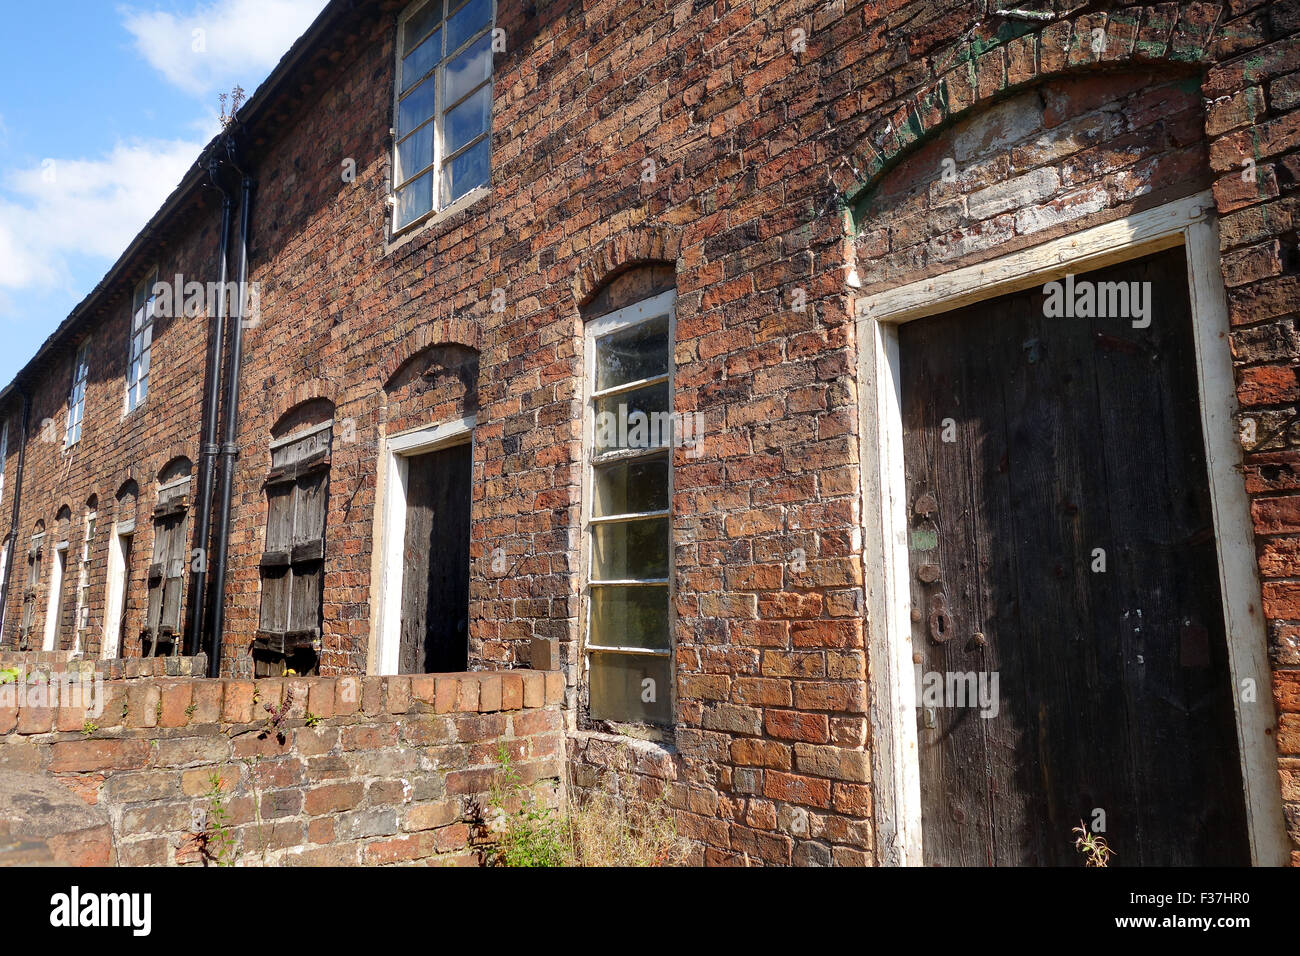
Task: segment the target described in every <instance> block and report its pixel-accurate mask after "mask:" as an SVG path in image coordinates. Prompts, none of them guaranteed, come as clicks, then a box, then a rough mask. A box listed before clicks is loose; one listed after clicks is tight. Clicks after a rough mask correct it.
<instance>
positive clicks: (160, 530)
mask: <svg viewBox="0 0 1300 956" xmlns="http://www.w3.org/2000/svg"><path fill="white" fill-rule="evenodd" d="M189 493H190V479H189V478H181V479H179V480H177V481H172V482H169V483H168V484H166V485H163V486H162V487H161V488H159V489H158V504H157V506H156V507H155V508H154V510H153V560H152V561H151V562H150V564H149V578H148V581H149V605H148V612H147V616H146V618H145V631H144V637H145V638H146V639H147V640H148V642H149V643H148V644H147V645H146V650H145V653H146V655H149V654H156V653H159V652H160V651H162V652H164V653H167V652H170V651H171V650H172V649H174V647H175V645H176V644H177V642H178V639H179V637H180V634H181V605H182V592H183V590H184V585H185V568H186V565H187V562H186V560H185V558H186V547H185V525H186V520H185V519H186V515H187V514H188V511H189Z"/></svg>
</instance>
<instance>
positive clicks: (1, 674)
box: [0, 667, 23, 684]
mask: <svg viewBox="0 0 1300 956" xmlns="http://www.w3.org/2000/svg"><path fill="white" fill-rule="evenodd" d="M22 676H23V672H22V670H21V669H20V668H17V667H4V668H0V684H16V683H17V682H18V678H20V677H22Z"/></svg>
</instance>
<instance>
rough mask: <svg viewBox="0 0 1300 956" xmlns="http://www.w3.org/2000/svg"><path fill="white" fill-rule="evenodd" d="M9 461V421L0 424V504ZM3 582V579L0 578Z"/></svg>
mask: <svg viewBox="0 0 1300 956" xmlns="http://www.w3.org/2000/svg"><path fill="white" fill-rule="evenodd" d="M8 459H9V420H8V419H5V421H4V422H2V423H0V504H3V503H4V500H5V462H6V461H8ZM0 580H3V578H0Z"/></svg>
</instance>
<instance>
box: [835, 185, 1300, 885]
mask: <svg viewBox="0 0 1300 956" xmlns="http://www.w3.org/2000/svg"><path fill="white" fill-rule="evenodd" d="M1177 246H1182V247H1184V249H1185V253H1186V258H1187V269H1188V291H1189V298H1190V302H1191V313H1192V326H1193V339H1194V342H1195V352H1196V378H1197V384H1198V391H1199V394H1198V400H1199V406H1200V411H1201V429H1202V434H1203V436H1204V441H1205V452H1206V470H1207V473H1208V475H1207V477H1208V482H1209V491H1210V499H1211V508H1212V511H1213V514H1214V531H1215V543H1216V547H1217V551H1218V568H1219V587H1220V590H1221V591H1222V596H1223V611H1224V618H1225V621H1224V624H1225V634H1226V636H1227V645H1228V667H1229V673H1230V675H1231V678H1232V682H1233V687H1234V693H1233V707H1234V712H1235V715H1236V728H1237V742H1238V749H1239V752H1240V756H1241V769H1242V789H1243V793H1244V796H1245V804H1246V826H1247V831H1248V838H1249V842H1250V853H1251V861H1252V862H1253V863H1254V864H1255V865H1257V866H1284V865H1286V863H1287V861H1288V858H1289V844H1288V840H1287V836H1286V830H1285V827H1284V822H1283V815H1282V800H1281V792H1280V789H1279V787H1278V780H1277V755H1276V750H1275V747H1274V742H1273V737H1272V734H1273V727H1274V723H1275V719H1274V713H1273V698H1272V670H1271V668H1270V666H1269V660H1268V645H1267V638H1266V636H1265V629H1264V620H1263V615H1262V614H1261V613H1260V608H1261V607H1262V605H1261V598H1260V593H1261V592H1260V583H1259V573H1258V567H1257V565H1256V561H1255V550H1254V535H1253V528H1252V524H1251V519H1250V504H1249V500H1248V498H1247V496H1246V488H1245V483H1244V480H1243V478H1242V476H1241V472H1240V467H1241V445H1240V443H1239V441H1238V439H1237V433H1236V427H1235V424H1234V416H1235V413H1236V411H1237V394H1236V387H1235V384H1234V381H1233V374H1232V356H1231V353H1230V351H1229V348H1228V306H1227V299H1226V295H1225V293H1224V287H1223V278H1222V276H1221V274H1220V271H1219V230H1218V224H1217V218H1216V215H1215V205H1214V199H1213V196H1212V195H1211V193H1210V192H1209V191H1205V192H1201V193H1198V194H1196V195H1194V196H1190V197H1188V198H1186V199H1181V200H1178V201H1176V202H1171V203H1168V204H1165V205H1162V206H1158V207H1156V208H1154V209H1149V210H1145V211H1143V212H1139V213H1134V214H1133V215H1131V216H1127V217H1125V218H1123V219H1117V220H1115V221H1113V222H1109V223H1104V224H1102V225H1100V226H1095V227H1093V228H1090V229H1086V230H1083V231H1081V232H1078V233H1075V234H1074V235H1070V236H1066V237H1064V238H1061V239H1056V240H1053V241H1050V242H1046V243H1042V244H1039V245H1036V246H1032V247H1029V248H1027V249H1022V250H1020V251H1018V252H1013V253H1010V254H1008V255H1005V256H1000V257H998V258H996V259H992V260H989V261H987V262H982V263H979V264H977V265H973V266H967V267H965V268H960V269H955V270H953V271H951V272H947V273H944V274H942V275H939V276H935V277H932V278H928V279H923V280H921V281H918V282H912V283H909V284H907V285H903V286H899V287H896V288H893V289H887V290H885V291H882V292H878V293H874V294H870V295H865V296H860V297H859V298H858V299H857V301H856V302H855V306H854V314H855V320H856V321H855V326H856V331H857V339H858V343H859V350H858V362H859V365H858V373H859V382H860V383H861V385H860V395H861V399H860V402H859V412H860V425H861V427H860V429H859V434H860V436H861V442H862V445H861V453H862V488H861V493H862V501H863V535H864V543H865V547H864V549H863V563H864V573H865V582H866V598H867V602H866V603H867V628H868V639H867V640H868V651H869V655H870V661H871V677H870V681H871V687H870V691H871V723H872V740H873V744H874V746H873V749H872V762H873V776H872V779H873V781H874V782H875V786H874V793H873V798H874V801H875V808H876V809H875V817H876V819H875V823H876V834H877V836H876V852H877V857H878V860H879V862H880V863H881V864H884V865H896V866H920V865H922V863H923V859H922V842H921V776H920V751H919V746H918V741H917V733H916V716H915V713H916V711H915V708H916V667H917V665H916V664H914V663H913V649H912V626H911V619H910V616H911V597H910V593H909V587H908V574H909V572H908V568H909V555H908V550H907V484H906V473H905V470H904V467H903V420H902V412H901V409H902V402H901V380H900V371H899V346H898V327H899V326H900V325H901V324H903V323H904V322H910V321H912V320H913V319H919V318H923V317H925V316H930V315H936V314H939V313H944V312H950V311H952V310H954V309H959V308H962V307H963V306H967V305H970V304H972V303H975V302H980V301H983V300H985V299H991V298H996V297H999V296H1003V295H1007V294H1010V293H1013V292H1020V291H1023V290H1025V289H1029V288H1033V287H1035V286H1041V285H1042V284H1043V283H1045V282H1049V281H1052V280H1054V279H1059V278H1062V277H1063V276H1065V275H1066V274H1067V273H1072V274H1076V275H1077V274H1080V273H1084V272H1090V271H1092V270H1095V269H1099V268H1103V267H1105V266H1107V265H1111V264H1114V263H1118V262H1124V261H1127V260H1131V259H1136V258H1140V257H1142V256H1146V255H1150V254H1152V253H1156V252H1160V251H1163V250H1165V249H1172V248H1175V247H1177ZM1246 679H1254V681H1255V693H1256V698H1255V701H1254V702H1253V703H1252V704H1243V703H1242V701H1241V694H1240V693H1239V692H1238V691H1237V689H1239V688H1240V687H1241V686H1242V681H1244V680H1246Z"/></svg>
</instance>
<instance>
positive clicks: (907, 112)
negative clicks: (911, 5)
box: [836, 3, 1223, 208]
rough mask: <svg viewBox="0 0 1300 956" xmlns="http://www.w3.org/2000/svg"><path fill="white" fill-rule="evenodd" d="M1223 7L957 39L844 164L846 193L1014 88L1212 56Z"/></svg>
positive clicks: (1085, 17)
mask: <svg viewBox="0 0 1300 956" xmlns="http://www.w3.org/2000/svg"><path fill="white" fill-rule="evenodd" d="M1222 14H1223V8H1222V7H1221V6H1220V5H1218V4H1209V3H1182V4H1177V5H1174V4H1161V5H1159V6H1146V7H1135V8H1131V9H1123V10H1114V11H1109V12H1103V11H1099V12H1096V13H1088V14H1081V15H1079V16H1075V17H1067V18H1063V19H1061V20H1058V21H1056V22H1053V23H1050V24H1048V25H1046V26H1041V27H1040V26H1039V25H1038V24H1031V23H1019V22H1015V21H1005V22H1004V24H1003V26H1002V27H1001V28H1000V29H999V30H998V31H997V33H996V34H994V35H992V36H988V37H983V38H975V39H972V40H969V41H968V42H963V43H958V44H956V45H954V46H952V47H950V48H949V49H948V50H947V51H946V52H941V53H937V54H936V55H935V56H934V57H933V58H932V59H934V60H935V61H937V62H938V63H939V64H940V65H941V66H942V68H943V70H944V72H942V73H941V74H940V75H939V76H938V77H937V78H936V79H935V80H933V81H932V82H930V83H929V84H927V85H926V86H925V87H923V88H922V89H921V90H919V91H918V92H917V93H915V94H914V95H912V96H911V97H909V98H908V100H907V102H905V103H904V104H903V105H901V106H899V107H898V108H897V109H896V110H895V111H894V112H893V113H892V114H891V115H890V116H889V117H888V119H885V120H882V121H881V122H879V123H878V124H876V126H874V127H873V128H872V129H871V130H870V131H869V132H868V133H867V135H866V136H864V137H863V138H862V139H860V140H859V141H858V142H857V143H856V144H855V145H854V147H853V148H852V149H851V150H850V151H849V155H848V156H847V157H846V160H847V162H846V164H845V167H844V168H841V169H840V170H839V171H838V172H837V174H836V178H837V182H836V186H837V187H838V188H839V195H840V196H841V198H842V200H843V202H844V203H845V205H846V206H848V207H850V208H852V207H853V206H855V205H856V203H857V201H858V200H859V199H860V198H862V197H863V196H864V195H866V194H867V193H868V192H869V191H870V189H871V188H872V187H873V186H874V185H875V184H876V183H877V182H879V181H880V179H881V178H882V177H883V176H885V175H886V174H887V173H888V172H889V171H890V170H891V169H893V168H894V167H895V166H896V165H897V164H898V163H899V162H900V161H901V160H902V159H904V158H905V157H906V156H907V155H909V154H910V153H912V152H913V151H915V150H916V149H918V148H919V147H920V146H921V145H922V144H923V143H926V142H928V141H930V140H931V139H932V138H933V137H934V136H935V135H937V134H938V133H939V132H940V131H941V130H943V129H945V128H947V127H949V126H951V125H952V124H954V123H955V122H957V121H958V120H960V119H963V118H966V117H968V116H970V115H971V114H973V113H974V112H976V111H977V110H979V109H981V108H984V107H986V106H988V105H990V104H991V103H993V102H994V101H996V100H998V99H1001V98H1003V97H1004V96H1006V95H1007V94H1008V93H1010V92H1014V91H1018V90H1022V89H1027V88H1029V87H1032V86H1035V85H1037V84H1040V83H1043V82H1045V81H1047V80H1049V79H1052V78H1055V77H1061V76H1068V75H1070V74H1076V73H1080V72H1086V71H1088V70H1095V69H1097V68H1114V67H1126V66H1133V67H1137V66H1141V65H1143V64H1151V63H1168V64H1174V65H1179V66H1183V67H1187V68H1192V67H1196V66H1202V67H1203V66H1206V65H1208V64H1211V63H1213V62H1214V61H1215V60H1216V57H1215V55H1214V53H1213V47H1214V44H1215V42H1216V41H1217V40H1218V38H1219V36H1218V30H1219V27H1220V24H1221V22H1222V19H1223V17H1222ZM1096 31H1100V33H1097V32H1096ZM1098 37H1100V38H1101V39H1102V40H1104V42H1101V41H1099V40H1098V39H1097V38H1098Z"/></svg>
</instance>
